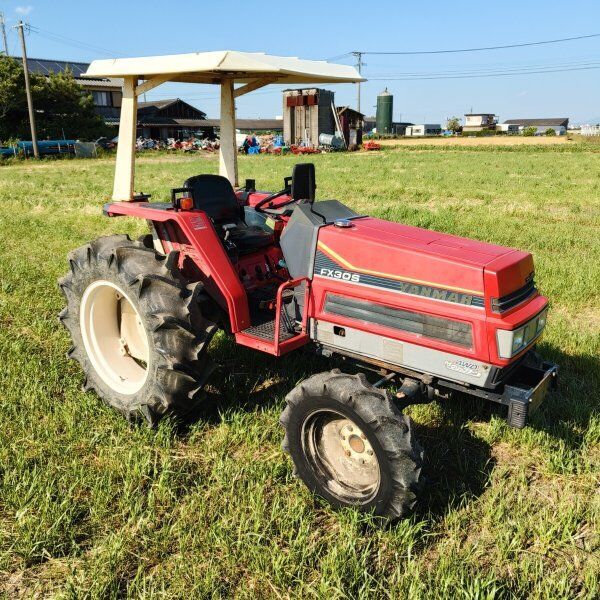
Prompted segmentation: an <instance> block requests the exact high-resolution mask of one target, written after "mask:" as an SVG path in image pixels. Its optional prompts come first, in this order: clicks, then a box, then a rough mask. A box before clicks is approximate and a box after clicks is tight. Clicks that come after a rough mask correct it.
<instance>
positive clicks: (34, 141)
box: [16, 21, 40, 158]
mask: <svg viewBox="0 0 600 600" xmlns="http://www.w3.org/2000/svg"><path fill="white" fill-rule="evenodd" d="M16 29H18V30H19V37H20V38H21V51H22V52H21V56H22V58H23V72H24V75H25V93H26V94H27V108H28V109H29V125H30V126H31V143H32V144H33V156H35V158H39V157H40V152H39V150H38V144H37V134H36V131H35V114H34V112H33V100H32V99H31V86H30V85H29V69H28V68H27V49H26V48H25V33H24V31H23V21H19V24H18V25H16Z"/></svg>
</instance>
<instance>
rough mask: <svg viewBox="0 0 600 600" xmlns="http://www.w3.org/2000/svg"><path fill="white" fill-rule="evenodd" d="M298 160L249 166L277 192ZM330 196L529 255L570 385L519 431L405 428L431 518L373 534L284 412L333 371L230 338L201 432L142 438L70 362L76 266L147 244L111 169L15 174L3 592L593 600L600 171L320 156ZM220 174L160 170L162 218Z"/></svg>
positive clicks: (494, 413) (152, 181)
mask: <svg viewBox="0 0 600 600" xmlns="http://www.w3.org/2000/svg"><path fill="white" fill-rule="evenodd" d="M296 160H297V159H295V158H294V157H263V156H261V157H249V158H242V159H241V160H240V181H242V182H243V179H244V178H245V177H253V178H255V179H256V180H257V185H258V187H259V188H262V189H273V190H276V189H279V188H280V187H281V183H282V179H283V177H284V175H288V174H289V173H290V171H291V167H292V165H293V164H294V162H295V161H296ZM312 160H314V162H315V163H316V166H317V180H318V196H319V197H320V198H332V197H333V198H338V199H340V200H342V201H344V202H346V203H348V204H349V205H350V206H352V207H353V208H354V209H355V210H357V211H359V212H364V213H369V214H373V215H376V216H379V217H382V218H385V219H390V220H394V221H401V222H404V223H409V224H413V225H418V226H422V227H428V228H432V229H438V230H441V231H444V232H449V233H453V234H458V235H464V236H469V237H473V238H477V239H480V240H486V241H491V242H494V243H498V244H505V245H510V246H514V247H517V248H522V249H527V250H530V251H532V252H533V253H534V256H535V260H536V280H537V282H538V285H539V287H540V288H541V290H542V292H543V293H544V294H546V295H547V296H549V297H550V299H551V303H552V312H551V316H550V320H549V323H548V328H547V334H546V335H545V337H544V340H543V342H542V343H541V344H540V350H541V352H542V353H543V354H544V355H545V356H547V357H548V358H549V359H551V360H554V361H555V362H557V363H559V364H560V367H561V373H560V375H561V385H560V389H559V391H558V392H557V393H555V394H554V395H553V396H552V397H550V398H549V399H548V400H547V402H546V403H545V404H544V405H543V406H542V408H541V410H540V412H538V413H537V414H536V415H535V416H534V417H533V418H532V420H531V423H530V425H529V426H528V427H527V428H526V429H524V430H521V431H516V430H511V429H509V428H508V427H507V426H506V424H505V422H504V421H503V419H502V414H501V412H499V411H498V410H495V409H493V407H490V406H489V405H487V404H484V403H479V402H475V401H471V400H467V399H462V398H458V399H455V400H453V401H451V402H447V403H444V404H442V403H433V404H430V405H424V406H416V407H413V408H411V409H410V410H409V413H410V414H411V416H412V417H413V419H414V420H415V422H416V423H417V426H418V432H419V436H420V439H421V441H422V444H423V446H424V447H425V449H426V452H427V457H428V458H427V465H426V476H427V485H426V488H425V490H424V492H423V497H422V499H421V501H420V503H419V505H418V508H417V511H416V513H415V514H414V515H413V516H412V517H410V518H409V519H406V520H403V521H400V522H398V523H396V524H394V525H393V526H391V527H386V528H383V529H381V528H379V527H377V523H376V522H374V521H373V520H372V519H371V518H369V517H368V516H361V515H360V514H358V513H356V512H355V511H350V510H348V511H342V512H336V511H333V510H332V509H330V508H329V507H328V506H327V505H325V504H323V503H321V502H320V501H318V500H315V499H314V498H313V497H312V496H311V495H310V494H309V493H308V492H307V490H306V489H305V488H304V486H303V485H302V484H301V483H300V482H299V481H298V480H296V479H295V478H294V477H293V476H292V468H291V464H290V462H289V460H288V459H287V458H286V457H285V456H284V455H283V453H282V452H281V450H280V446H279V444H280V440H281V432H280V429H279V426H278V417H279V414H280V411H281V409H282V404H283V398H284V396H285V394H286V393H287V391H289V390H290V389H291V388H292V387H293V386H294V385H296V383H297V382H298V381H300V380H301V379H302V378H303V377H306V376H307V375H309V374H311V373H314V372H319V371H323V370H327V369H329V368H331V364H329V363H328V362H326V361H324V360H322V359H317V358H316V357H311V356H310V355H305V354H302V353H294V354H292V355H289V356H287V357H285V358H283V359H280V360H274V359H271V358H270V357H268V356H265V355H259V354H254V353H252V352H249V351H245V350H243V349H239V348H237V347H235V346H234V344H233V343H232V342H231V341H230V340H229V339H227V338H226V337H225V336H224V335H222V334H220V335H218V336H217V338H216V340H215V342H214V345H213V347H212V349H211V352H212V353H213V355H214V357H215V359H216V360H218V361H219V362H220V363H221V364H222V365H223V366H222V368H221V369H220V370H219V371H218V372H217V373H216V374H215V375H214V376H213V378H212V384H211V386H210V389H209V392H210V393H209V397H208V398H207V400H206V402H205V404H204V405H203V406H202V407H201V408H200V410H199V411H198V415H197V419H196V420H195V422H193V423H192V424H189V425H187V426H185V427H178V426H177V424H176V423H173V422H171V421H168V420H166V421H163V422H162V423H161V425H160V427H159V428H158V429H157V430H155V431H152V430H148V429H147V428H146V427H145V426H143V425H140V426H131V425H128V424H127V423H126V422H125V421H124V420H123V419H122V418H121V417H120V416H118V415H117V414H115V413H114V412H112V411H111V410H110V409H108V408H107V407H106V406H104V405H103V403H102V402H101V401H100V400H99V399H98V398H97V397H96V396H95V395H94V394H92V393H84V392H82V391H81V384H82V381H83V376H82V374H81V372H80V370H79V368H78V366H77V365H76V364H74V363H72V362H70V361H68V360H67V359H66V358H65V352H66V351H67V349H68V348H69V345H70V344H69V339H68V336H67V333H66V331H65V330H63V328H62V327H61V326H59V324H58V321H57V318H56V315H57V313H58V312H59V310H60V309H61V308H62V306H63V298H62V296H61V295H60V294H59V291H58V289H57V286H56V280H57V278H58V277H59V276H60V275H61V274H63V273H64V272H65V270H66V269H67V264H66V261H65V256H66V254H67V252H68V251H69V250H70V249H72V248H74V247H77V246H79V245H81V244H83V243H85V242H86V241H88V240H90V239H92V238H95V237H98V236H101V235H107V234H111V233H115V232H128V233H130V234H131V235H132V236H133V235H139V234H141V233H142V232H143V231H144V224H143V223H139V222H136V221H133V220H126V219H107V218H105V217H103V216H102V215H101V211H100V208H101V205H102V203H103V202H104V201H106V200H107V199H108V197H109V196H110V192H111V186H112V175H113V167H114V163H113V162H112V160H110V159H103V160H89V161H79V160H63V161H42V162H41V163H38V164H35V163H33V162H20V163H12V164H7V165H5V166H0V231H1V235H0V280H1V286H0V361H1V363H0V595H1V594H2V593H3V594H4V595H5V596H6V597H8V598H14V597H30V596H36V595H38V596H50V597H54V596H56V597H89V598H107V597H124V596H129V597H141V596H144V597H157V598H158V597H160V598H162V597H165V598H191V597H197V598H203V597H239V598H287V597H302V598H328V599H333V598H386V597H390V598H399V597H407V598H427V599H431V598H486V599H491V598H512V597H517V598H521V597H532V598H574V597H578V598H597V597H598V596H599V595H600V584H599V575H600V562H599V559H598V557H599V552H600V540H599V537H598V531H599V526H600V518H599V517H600V494H599V483H600V481H599V472H600V416H599V409H600V402H599V399H600V398H599V396H600V359H599V354H600V291H599V288H600V171H599V168H598V166H599V164H600V153H599V152H598V149H597V148H594V147H592V146H585V145H579V144H577V145H569V146H547V147H538V146H533V147H511V148H498V147H494V148H490V147H487V148H486V147H485V146H479V147H477V148H464V147H461V148H456V147H452V146H448V147H443V148H435V147H434V148H419V147H409V148H401V149H386V150H385V151H382V152H379V153H355V154H338V155H333V154H332V155H323V156H316V157H314V158H313V159H312ZM216 170H217V161H216V160H214V158H213V159H207V158H198V157H184V156H181V157H171V156H165V155H162V156H151V157H144V158H142V159H141V160H140V161H139V165H138V170H137V186H136V188H137V189H138V190H140V191H144V192H150V193H152V194H153V196H154V199H166V198H167V197H168V190H169V188H171V187H177V186H179V185H181V183H182V182H183V180H184V179H185V178H186V177H188V176H190V175H193V174H196V173H200V172H216Z"/></svg>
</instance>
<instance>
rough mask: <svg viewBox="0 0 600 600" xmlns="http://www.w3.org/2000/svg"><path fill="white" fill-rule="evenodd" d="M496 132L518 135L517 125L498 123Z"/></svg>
mask: <svg viewBox="0 0 600 600" xmlns="http://www.w3.org/2000/svg"><path fill="white" fill-rule="evenodd" d="M496 131H502V132H503V133H513V134H517V133H519V125H515V124H513V123H498V125H496Z"/></svg>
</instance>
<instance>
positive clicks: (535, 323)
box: [496, 308, 548, 358]
mask: <svg viewBox="0 0 600 600" xmlns="http://www.w3.org/2000/svg"><path fill="white" fill-rule="evenodd" d="M547 314H548V309H547V308H546V309H545V310H543V311H542V312H541V313H540V314H539V315H537V316H536V317H534V318H533V319H531V321H529V322H527V323H525V325H521V327H519V328H518V329H514V330H513V331H506V330H505V329H498V330H496V340H497V342H498V356H500V357H501V358H512V357H513V356H514V355H515V354H519V352H521V351H522V350H523V349H524V348H526V347H527V346H529V344H531V343H532V342H533V341H534V340H536V339H537V338H538V337H539V336H540V334H541V333H542V331H543V329H544V327H545V326H546V317H547Z"/></svg>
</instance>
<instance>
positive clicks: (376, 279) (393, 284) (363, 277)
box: [314, 250, 484, 308]
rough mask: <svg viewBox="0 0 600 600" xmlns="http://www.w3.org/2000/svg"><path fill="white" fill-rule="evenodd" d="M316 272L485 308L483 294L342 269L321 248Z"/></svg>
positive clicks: (330, 276)
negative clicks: (478, 294) (466, 292)
mask: <svg viewBox="0 0 600 600" xmlns="http://www.w3.org/2000/svg"><path fill="white" fill-rule="evenodd" d="M314 274H315V275H319V276H321V277H327V278H329V279H338V280H341V281H347V282H349V283H360V284H362V285H368V286H371V287H378V288H382V289H386V290H390V291H393V292H400V293H402V294H409V295H411V296H421V297H424V298H430V299H431V300H441V301H442V302H452V303H454V304H462V305H464V306H473V307H476V308H483V306H484V301H483V296H477V295H475V294H465V293H463V292H457V291H454V290H447V289H444V288H441V287H439V288H438V287H434V286H430V285H423V284H420V283H412V282H408V281H402V280H398V279H392V278H390V277H382V276H379V275H370V274H367V273H357V272H355V271H349V270H345V269H341V268H340V266H339V265H338V264H337V263H335V262H334V261H333V260H331V258H329V257H328V256H327V255H326V254H325V253H323V252H321V251H320V250H317V253H316V256H315V266H314Z"/></svg>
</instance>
